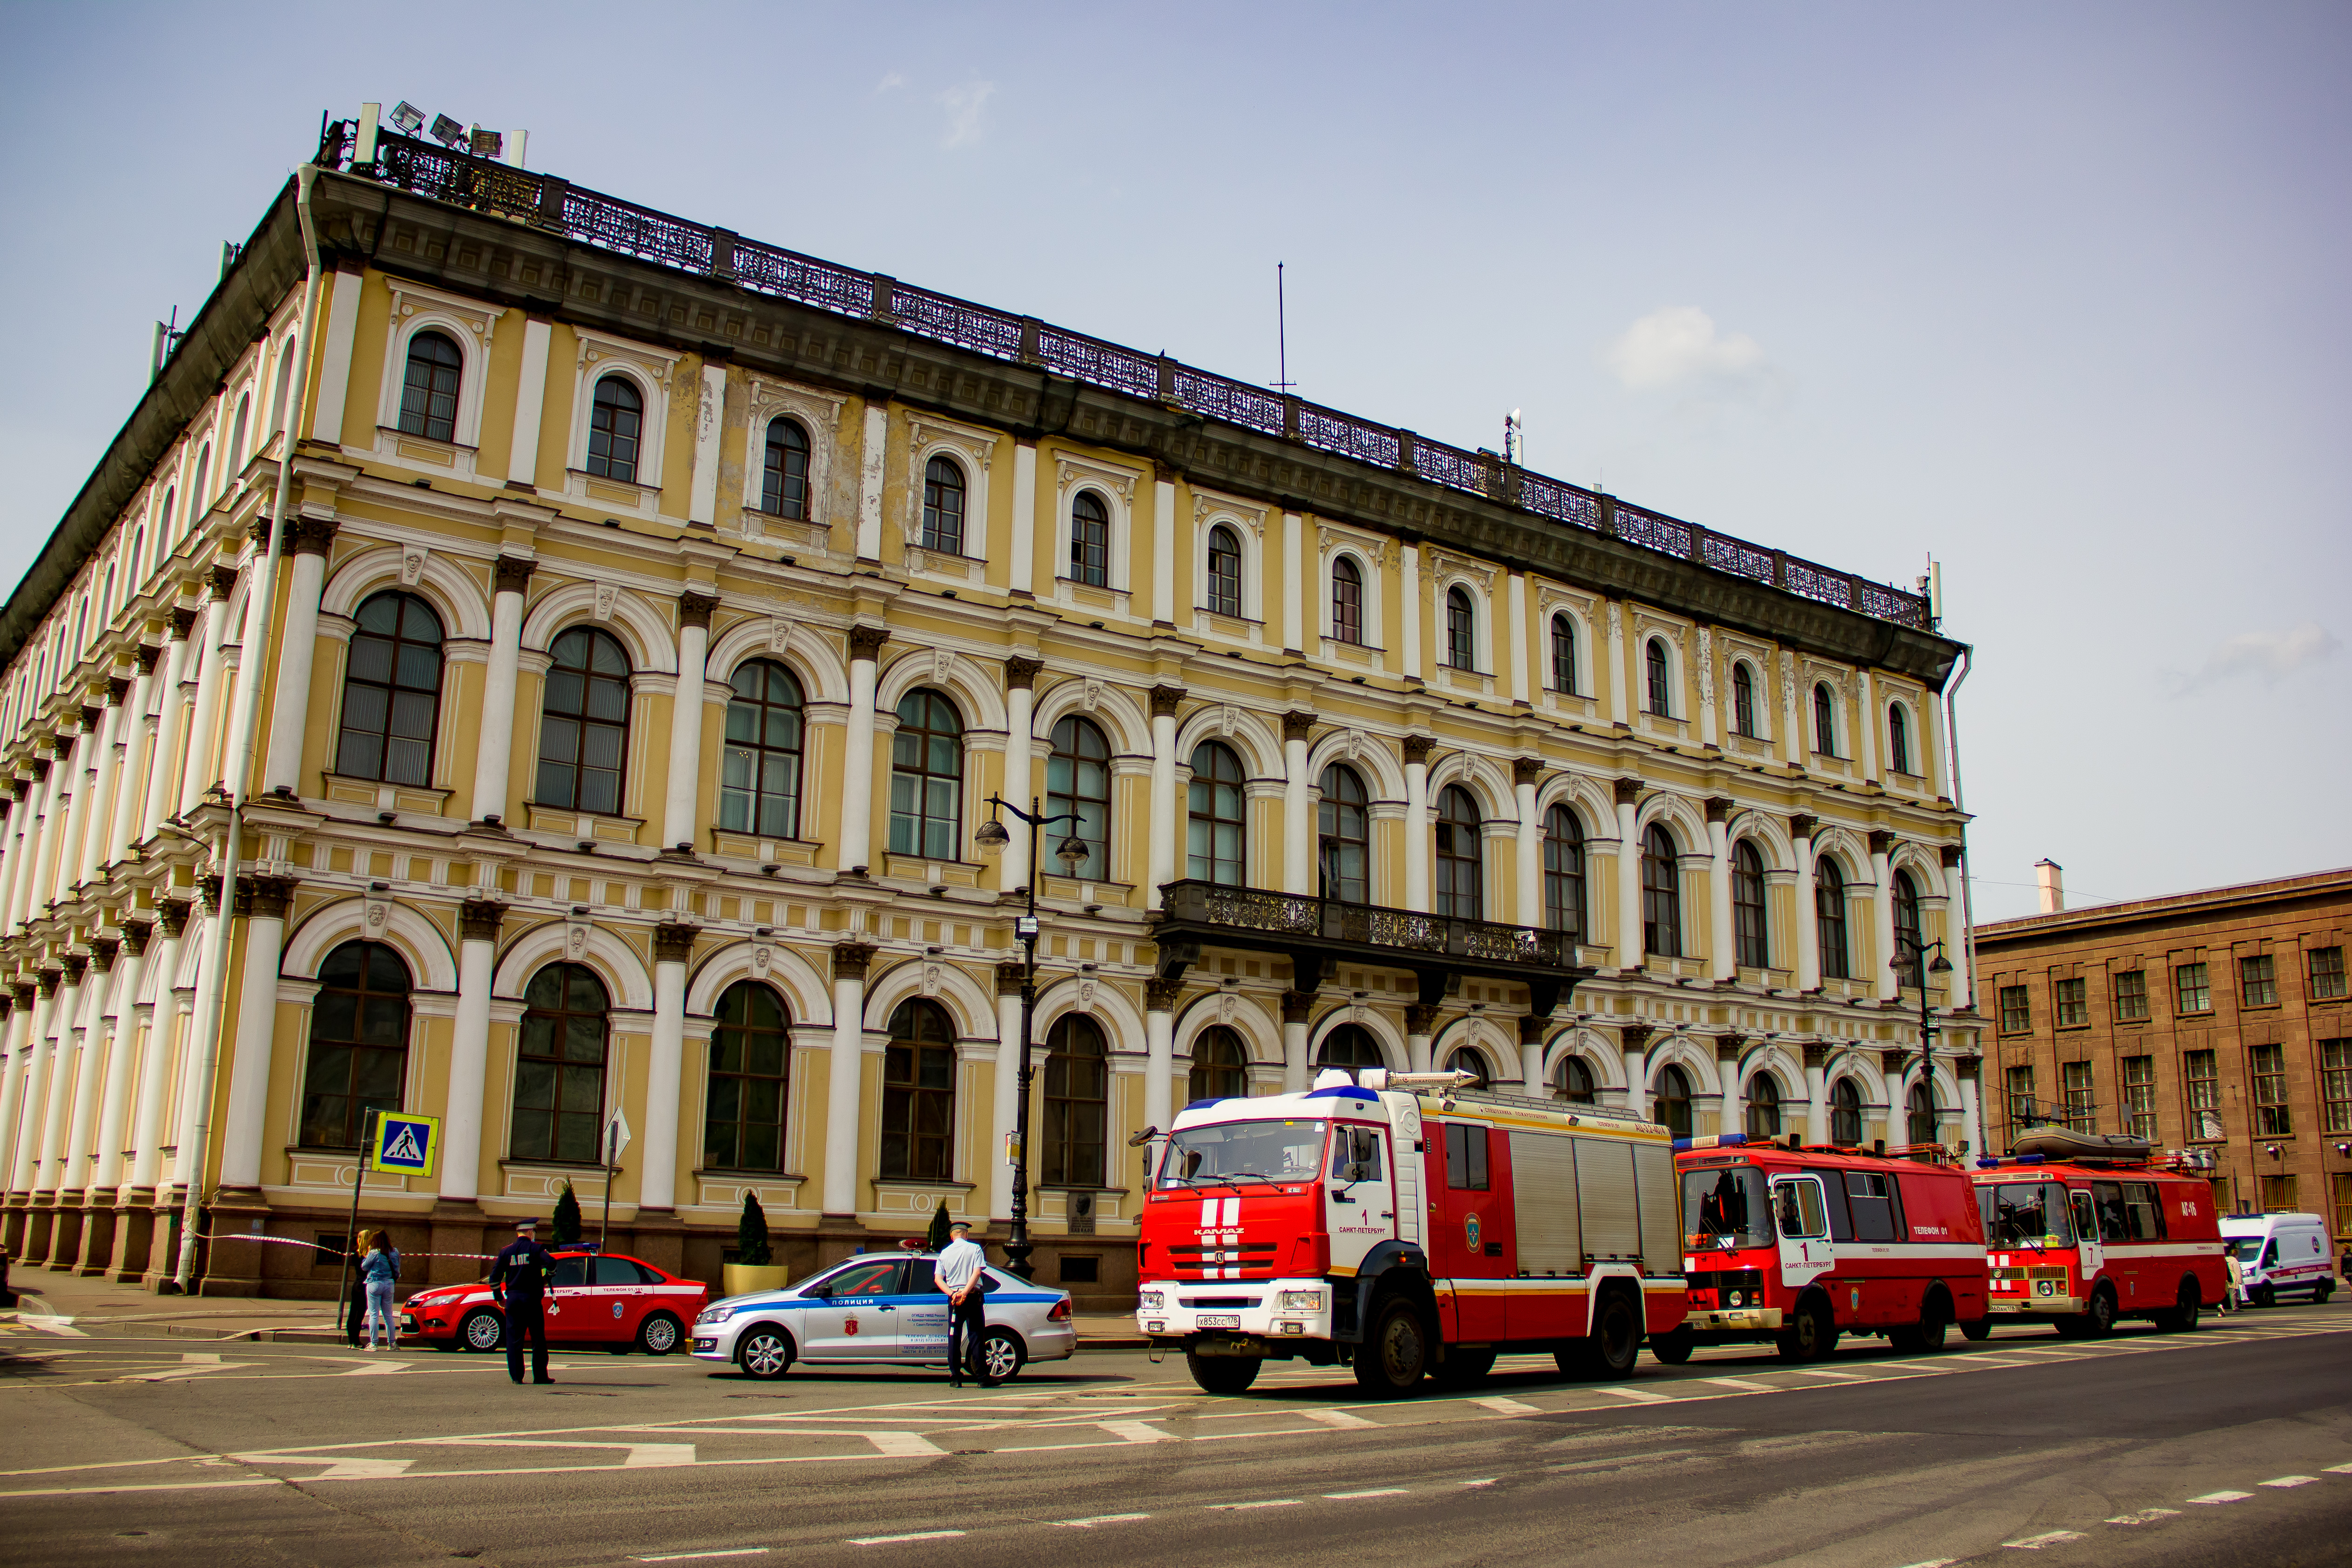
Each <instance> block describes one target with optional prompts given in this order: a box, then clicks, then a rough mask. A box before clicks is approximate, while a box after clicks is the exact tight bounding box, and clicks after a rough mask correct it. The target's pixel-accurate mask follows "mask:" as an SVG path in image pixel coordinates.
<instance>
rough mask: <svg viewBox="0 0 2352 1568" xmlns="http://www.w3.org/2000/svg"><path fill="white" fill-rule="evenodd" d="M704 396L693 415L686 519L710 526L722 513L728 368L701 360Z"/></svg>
mask: <svg viewBox="0 0 2352 1568" xmlns="http://www.w3.org/2000/svg"><path fill="white" fill-rule="evenodd" d="M701 392H702V397H701V402H699V403H698V405H697V407H696V409H695V414H694V486H693V488H692V489H691V490H689V491H688V493H687V498H686V520H687V521H688V523H699V524H700V525H702V526H703V527H704V528H709V526H710V525H711V523H712V521H713V519H715V518H716V517H718V515H719V432H720V431H721V430H722V429H723V428H724V426H725V424H726V419H725V414H726V410H727V367H726V366H725V365H723V364H714V363H712V362H711V361H709V360H705V361H703V362H702V388H701Z"/></svg>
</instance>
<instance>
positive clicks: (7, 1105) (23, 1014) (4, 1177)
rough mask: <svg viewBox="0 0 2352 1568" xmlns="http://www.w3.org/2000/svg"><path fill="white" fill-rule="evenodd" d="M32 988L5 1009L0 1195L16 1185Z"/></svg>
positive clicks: (22, 990) (0, 1075) (0, 1087)
mask: <svg viewBox="0 0 2352 1568" xmlns="http://www.w3.org/2000/svg"><path fill="white" fill-rule="evenodd" d="M32 1029H33V1005H32V988H30V987H23V988H18V989H17V991H16V998H15V1001H14V1005H12V1006H11V1007H10V1008H9V1009H8V1022H7V1026H6V1030H5V1034H6V1039H7V1060H6V1061H5V1063H0V1193H7V1192H13V1191H15V1190H16V1129H17V1122H18V1118H19V1117H20V1115H21V1114H22V1113H23V1111H24V1109H25V1090H26V1083H27V1081H28V1080H29V1078H30V1076H31V1061H30V1058H31V1056H32V1049H31V1041H32Z"/></svg>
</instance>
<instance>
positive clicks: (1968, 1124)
mask: <svg viewBox="0 0 2352 1568" xmlns="http://www.w3.org/2000/svg"><path fill="white" fill-rule="evenodd" d="M1954 1071H1955V1072H1956V1073H1958V1077H1959V1080H1960V1127H1961V1131H1962V1134H1963V1135H1964V1136H1965V1137H1967V1139H1968V1140H1969V1152H1970V1153H1971V1154H1974V1155H1981V1154H1983V1153H1985V1152H1986V1150H1987V1149H1988V1148H1990V1146H1991V1145H1989V1144H1987V1143H1986V1141H1985V1130H1984V1103H1983V1101H1982V1099H1981V1097H1980V1095H1979V1090H1978V1084H1977V1076H1978V1074H1979V1073H1980V1072H1981V1071H1983V1069H1982V1068H1980V1067H1971V1068H1969V1071H1966V1072H1958V1068H1955V1069H1954Z"/></svg>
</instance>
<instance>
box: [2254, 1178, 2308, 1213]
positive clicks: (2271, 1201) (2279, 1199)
mask: <svg viewBox="0 0 2352 1568" xmlns="http://www.w3.org/2000/svg"><path fill="white" fill-rule="evenodd" d="M2262 1181H2263V1212H2264V1213H2265V1214H2292V1213H2294V1211H2295V1210H2296V1209H2297V1208H2299V1207H2302V1205H2300V1204H2298V1203H2296V1202H2295V1200H2294V1176H2292V1175H2288V1176H2264V1177H2263V1178H2262Z"/></svg>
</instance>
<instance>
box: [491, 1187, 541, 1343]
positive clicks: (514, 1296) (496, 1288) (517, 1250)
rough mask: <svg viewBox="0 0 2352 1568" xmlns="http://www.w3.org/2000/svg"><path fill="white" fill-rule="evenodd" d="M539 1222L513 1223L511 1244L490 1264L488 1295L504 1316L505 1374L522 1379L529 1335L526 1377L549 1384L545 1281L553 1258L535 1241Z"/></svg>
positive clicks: (530, 1220)
mask: <svg viewBox="0 0 2352 1568" xmlns="http://www.w3.org/2000/svg"><path fill="white" fill-rule="evenodd" d="M538 1230H539V1221H538V1220H536V1219H520V1220H517V1221H516V1222H515V1239H514V1245H512V1246H511V1247H509V1248H508V1249H506V1250H505V1251H503V1252H500V1253H499V1259H498V1261H497V1262H496V1263H494V1264H493V1265H491V1267H490V1297H491V1299H492V1300H493V1301H497V1302H498V1303H499V1307H500V1308H501V1309H502V1310H503V1311H504V1312H506V1315H507V1375H508V1376H509V1377H510V1378H512V1379H514V1381H516V1382H517V1383H520V1382H521V1381H522V1341H523V1336H524V1335H525V1334H526V1333H527V1334H529V1335H530V1372H531V1377H530V1380H531V1381H532V1382H533V1383H552V1382H554V1381H555V1379H553V1378H552V1377H550V1376H548V1375H547V1298H546V1291H547V1283H548V1279H549V1277H550V1276H551V1275H552V1274H553V1273H554V1271H555V1260H554V1258H553V1257H552V1256H551V1255H550V1254H549V1252H548V1250H547V1249H546V1248H544V1247H541V1245H540V1244H539V1236H538Z"/></svg>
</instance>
